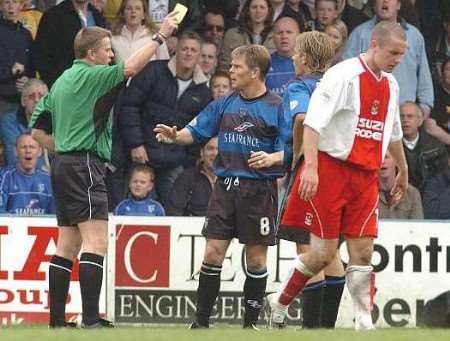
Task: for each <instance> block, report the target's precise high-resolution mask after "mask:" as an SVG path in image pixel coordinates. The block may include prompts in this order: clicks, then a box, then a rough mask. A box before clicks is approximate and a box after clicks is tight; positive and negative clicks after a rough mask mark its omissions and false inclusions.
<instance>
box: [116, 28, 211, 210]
mask: <svg viewBox="0 0 450 341" xmlns="http://www.w3.org/2000/svg"><path fill="white" fill-rule="evenodd" d="M178 39H179V42H178V45H177V53H176V54H175V56H174V57H172V59H170V61H168V60H156V61H153V62H150V63H149V64H147V66H145V67H144V69H143V70H142V71H141V72H140V73H139V74H138V75H136V76H135V77H134V78H133V80H132V81H131V82H130V85H129V86H128V87H127V88H126V89H125V91H124V95H123V99H122V103H121V106H120V110H119V113H120V115H119V127H120V132H121V134H122V137H123V141H124V144H125V148H126V150H127V153H129V155H130V156H131V159H132V161H133V162H136V163H149V165H150V166H151V167H153V169H154V171H155V174H156V181H155V187H156V192H157V194H158V198H160V200H161V202H162V204H163V205H166V203H167V199H168V196H169V194H170V190H171V188H172V185H173V182H174V181H175V179H176V178H177V176H178V175H179V174H180V173H181V172H182V171H183V166H186V165H194V164H195V161H196V160H197V158H198V149H196V148H193V147H188V148H187V147H184V146H178V145H163V144H161V143H158V142H157V141H156V138H155V133H154V132H153V129H154V128H155V126H156V124H158V123H163V124H167V125H170V126H174V125H176V126H178V127H184V126H185V125H186V124H187V123H189V122H190V121H191V120H192V119H193V118H194V117H195V116H197V114H198V113H199V112H200V111H201V110H202V109H203V108H204V107H205V106H206V105H207V104H208V103H209V102H210V99H211V97H210V90H209V88H208V86H207V85H206V84H207V81H208V79H207V78H206V76H205V75H204V73H203V71H202V69H201V68H200V66H199V65H198V61H199V59H200V47H201V38H200V36H199V35H198V34H197V33H194V32H185V33H183V34H182V35H181V36H180V37H179V38H178Z"/></svg>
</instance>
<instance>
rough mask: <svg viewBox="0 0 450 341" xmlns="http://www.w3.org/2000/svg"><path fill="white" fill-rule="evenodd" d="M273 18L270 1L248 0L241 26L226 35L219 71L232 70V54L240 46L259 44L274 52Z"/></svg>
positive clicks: (242, 15)
mask: <svg viewBox="0 0 450 341" xmlns="http://www.w3.org/2000/svg"><path fill="white" fill-rule="evenodd" d="M272 17H273V8H272V4H271V3H270V1H269V0H247V1H246V2H245V3H244V6H243V7H242V10H241V15H240V16H239V26H238V27H235V28H231V29H229V30H228V31H227V32H226V33H225V37H224V38H223V44H222V48H221V51H220V54H219V69H221V70H228V69H229V68H230V61H231V52H232V51H233V50H234V49H235V48H236V47H238V46H242V45H249V44H259V45H264V46H265V47H267V49H268V50H269V51H270V52H273V51H274V50H275V46H274V45H273V41H272Z"/></svg>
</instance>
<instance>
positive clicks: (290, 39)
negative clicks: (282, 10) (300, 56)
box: [266, 17, 300, 97]
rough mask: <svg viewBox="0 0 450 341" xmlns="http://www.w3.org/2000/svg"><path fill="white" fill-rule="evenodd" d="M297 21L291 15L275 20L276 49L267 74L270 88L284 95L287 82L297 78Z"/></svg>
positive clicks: (274, 40)
mask: <svg viewBox="0 0 450 341" xmlns="http://www.w3.org/2000/svg"><path fill="white" fill-rule="evenodd" d="M299 33H300V32H299V28H298V24H297V22H296V21H295V20H294V19H292V18H290V17H282V18H280V19H278V20H277V21H276V22H275V25H274V29H273V42H274V44H275V48H276V51H275V52H273V53H272V54H271V65H270V69H269V72H268V73H267V76H266V86H267V88H268V90H271V91H273V92H275V93H276V94H277V95H279V96H280V97H283V94H284V91H285V90H286V86H287V84H288V83H289V82H290V81H291V80H293V79H294V78H295V68H294V62H293V61H292V56H293V55H294V53H295V39H296V38H297V35H298V34H299Z"/></svg>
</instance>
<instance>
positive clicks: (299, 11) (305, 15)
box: [286, 0, 314, 32]
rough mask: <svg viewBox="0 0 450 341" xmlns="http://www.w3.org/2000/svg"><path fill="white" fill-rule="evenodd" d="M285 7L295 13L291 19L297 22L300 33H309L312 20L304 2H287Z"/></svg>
mask: <svg viewBox="0 0 450 341" xmlns="http://www.w3.org/2000/svg"><path fill="white" fill-rule="evenodd" d="M286 5H288V6H289V7H290V8H291V9H292V10H293V11H294V12H295V13H296V14H295V17H293V18H294V19H295V20H296V21H297V23H298V26H299V27H300V32H306V31H311V30H312V27H313V26H314V19H313V15H312V13H311V10H310V8H309V7H308V6H307V5H306V4H305V2H304V1H303V0H287V1H286ZM288 16H290V15H288Z"/></svg>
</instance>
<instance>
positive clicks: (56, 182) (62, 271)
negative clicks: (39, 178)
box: [30, 13, 177, 328]
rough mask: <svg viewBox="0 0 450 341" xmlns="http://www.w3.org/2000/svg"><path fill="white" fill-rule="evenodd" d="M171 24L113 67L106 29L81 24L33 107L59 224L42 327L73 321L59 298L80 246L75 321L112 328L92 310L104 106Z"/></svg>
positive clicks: (106, 149) (101, 227)
mask: <svg viewBox="0 0 450 341" xmlns="http://www.w3.org/2000/svg"><path fill="white" fill-rule="evenodd" d="M176 28H177V24H176V20H175V15H174V13H171V14H169V15H168V16H167V17H166V18H164V20H163V23H162V24H161V28H160V30H159V32H158V33H157V34H155V35H154V36H153V38H152V41H151V42H150V43H148V44H147V45H145V46H144V47H142V48H141V49H139V50H138V51H136V52H135V53H134V54H133V55H131V56H130V57H129V58H128V59H127V60H126V61H125V62H121V63H119V64H117V65H113V66H109V65H108V64H109V63H110V62H111V60H112V58H113V57H114V54H113V51H112V48H111V33H110V32H109V31H107V30H105V29H102V28H99V27H90V28H83V29H81V30H80V31H79V32H78V34H77V35H76V37H75V41H74V50H75V58H76V59H75V61H74V63H73V65H72V67H71V68H70V69H68V70H66V71H65V72H64V73H63V74H62V75H61V76H60V77H59V78H58V79H57V80H56V82H55V83H54V85H53V87H52V89H51V90H50V92H49V93H48V94H47V95H46V96H45V97H43V98H42V99H41V101H40V102H39V103H38V104H37V106H36V109H35V111H34V112H33V115H32V118H31V122H30V126H31V127H32V128H33V130H32V134H33V137H34V138H35V139H36V140H38V141H39V142H40V143H41V144H42V145H43V146H44V147H47V148H50V149H54V150H55V158H54V160H53V164H52V171H51V178H52V185H53V189H54V194H55V205H56V217H57V221H58V226H59V227H60V228H59V236H58V242H57V246H56V254H55V255H54V256H53V257H52V259H51V262H50V268H49V298H50V323H49V326H50V328H58V327H74V326H75V324H74V323H68V322H66V320H65V302H66V298H67V294H68V290H69V284H70V276H71V272H72V265H73V260H74V259H75V258H76V257H77V255H78V253H79V251H80V248H82V250H83V252H82V254H81V257H80V268H79V275H80V289H81V300H82V307H83V320H82V326H83V327H85V328H104V327H113V325H112V323H111V322H109V321H106V320H103V319H101V318H100V317H99V296H100V289H101V286H102V277H103V258H104V255H105V253H106V249H107V227H108V224H107V220H108V204H107V203H108V200H107V195H106V186H105V181H104V176H105V169H104V163H105V161H107V160H109V159H110V157H111V123H112V118H111V115H110V113H111V109H112V106H113V104H114V101H115V99H116V96H117V93H118V91H119V90H120V88H121V87H122V86H123V85H124V83H125V82H124V80H125V79H127V78H129V77H132V76H134V75H136V74H137V73H138V72H139V71H140V70H141V69H142V68H143V67H144V66H145V65H146V64H147V62H148V61H149V60H150V58H151V57H152V56H153V54H154V53H155V51H156V49H157V48H158V46H159V45H160V44H162V43H163V42H164V40H165V39H166V38H167V37H169V36H170V35H171V34H172V32H173V31H174V30H175V29H176ZM50 127H51V128H50ZM52 133H53V135H52V136H51V134H52Z"/></svg>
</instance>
